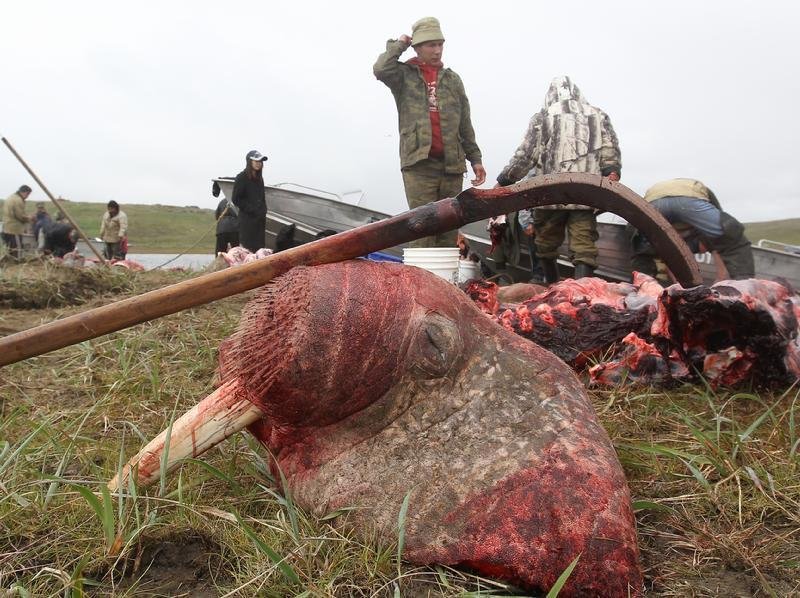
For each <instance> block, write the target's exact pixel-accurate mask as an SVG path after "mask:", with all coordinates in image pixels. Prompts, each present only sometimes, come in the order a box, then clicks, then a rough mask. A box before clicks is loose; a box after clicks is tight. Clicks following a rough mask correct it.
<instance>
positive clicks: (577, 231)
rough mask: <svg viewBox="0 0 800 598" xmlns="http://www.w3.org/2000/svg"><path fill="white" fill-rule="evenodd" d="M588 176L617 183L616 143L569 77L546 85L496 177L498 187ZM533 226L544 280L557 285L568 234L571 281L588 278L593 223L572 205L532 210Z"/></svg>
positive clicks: (589, 213)
mask: <svg viewBox="0 0 800 598" xmlns="http://www.w3.org/2000/svg"><path fill="white" fill-rule="evenodd" d="M560 172H588V173H593V174H602V175H603V176H607V177H609V178H610V179H612V180H615V181H618V180H619V177H620V174H621V172H622V161H621V156H620V151H619V142H618V141H617V135H616V133H614V128H613V127H612V126H611V120H610V119H609V118H608V115H607V114H606V113H605V112H603V111H602V110H600V109H599V108H596V107H594V106H592V105H591V104H589V103H588V102H587V101H586V99H585V98H584V97H583V95H582V94H581V92H580V90H579V89H578V87H577V86H576V85H575V84H574V83H572V81H570V79H569V77H556V78H555V79H553V81H552V82H551V83H550V88H549V89H548V90H547V95H546V96H545V102H544V107H543V108H542V109H541V110H540V111H539V112H537V113H536V114H534V115H533V118H531V121H530V124H529V125H528V130H527V132H526V133H525V137H524V139H523V140H522V143H520V145H519V147H518V148H517V150H516V151H515V152H514V155H513V157H512V158H511V160H510V161H509V163H508V165H507V166H506V167H505V168H504V169H503V171H502V172H501V173H500V174H499V175H498V177H497V183H498V184H499V185H501V186H505V185H511V184H513V183H516V182H517V181H519V180H521V179H525V178H530V177H532V176H534V175H536V174H557V173H560ZM533 226H534V229H535V231H536V251H537V253H538V254H539V258H540V260H541V263H542V266H543V269H544V274H545V281H546V282H548V283H552V282H556V281H557V280H558V266H557V264H556V258H557V257H558V248H559V246H560V245H561V244H562V243H563V242H564V233H565V229H566V230H568V231H569V251H570V257H571V259H572V262H573V264H575V278H582V277H584V276H591V275H592V273H593V272H594V268H595V267H596V266H597V246H596V244H595V242H596V241H597V220H596V218H595V215H594V211H593V210H591V209H590V208H587V207H586V206H582V205H577V204H558V205H553V206H546V207H543V208H537V209H536V210H535V211H534V218H533Z"/></svg>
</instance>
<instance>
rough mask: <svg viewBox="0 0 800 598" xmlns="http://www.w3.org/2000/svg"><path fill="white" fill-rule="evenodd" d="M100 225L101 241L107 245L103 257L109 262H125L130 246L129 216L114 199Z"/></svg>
mask: <svg viewBox="0 0 800 598" xmlns="http://www.w3.org/2000/svg"><path fill="white" fill-rule="evenodd" d="M106 208H107V211H106V213H105V214H103V222H102V224H101V225H100V239H101V240H102V241H103V243H105V244H106V246H105V249H104V250H103V255H104V256H105V258H106V259H107V260H124V259H125V255H126V254H127V244H128V216H127V215H126V214H125V212H123V211H122V210H120V209H119V204H118V203H117V202H116V201H114V200H113V199H112V200H111V201H109V202H108V204H106Z"/></svg>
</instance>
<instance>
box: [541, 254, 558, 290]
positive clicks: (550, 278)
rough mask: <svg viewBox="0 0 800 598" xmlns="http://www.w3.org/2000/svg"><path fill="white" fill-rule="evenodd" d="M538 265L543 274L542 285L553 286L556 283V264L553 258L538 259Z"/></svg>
mask: <svg viewBox="0 0 800 598" xmlns="http://www.w3.org/2000/svg"><path fill="white" fill-rule="evenodd" d="M539 263H540V264H541V265H542V271H543V272H544V283H545V284H553V283H555V282H558V263H556V258H554V257H547V258H545V257H540V258H539Z"/></svg>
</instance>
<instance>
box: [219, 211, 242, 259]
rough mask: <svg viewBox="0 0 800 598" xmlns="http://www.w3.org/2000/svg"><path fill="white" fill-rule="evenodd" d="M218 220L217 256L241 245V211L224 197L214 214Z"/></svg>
mask: <svg viewBox="0 0 800 598" xmlns="http://www.w3.org/2000/svg"><path fill="white" fill-rule="evenodd" d="M214 218H216V219H217V247H216V249H215V250H214V253H215V255H216V254H218V253H224V252H225V251H228V249H230V248H231V247H236V246H237V245H239V210H238V208H237V207H236V206H235V205H233V204H232V203H231V202H230V201H228V199H227V198H226V197H223V198H222V199H221V200H220V202H219V204H217V209H216V211H215V212H214Z"/></svg>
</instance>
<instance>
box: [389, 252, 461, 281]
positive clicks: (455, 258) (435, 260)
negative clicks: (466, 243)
mask: <svg viewBox="0 0 800 598" xmlns="http://www.w3.org/2000/svg"><path fill="white" fill-rule="evenodd" d="M403 263H404V264H406V265H408V266H417V267H418V268H422V269H424V270H427V271H428V272H431V273H433V274H436V275H437V276H440V277H441V278H444V279H445V280H446V281H448V282H456V281H457V280H458V263H459V250H458V247H406V248H405V249H403Z"/></svg>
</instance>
